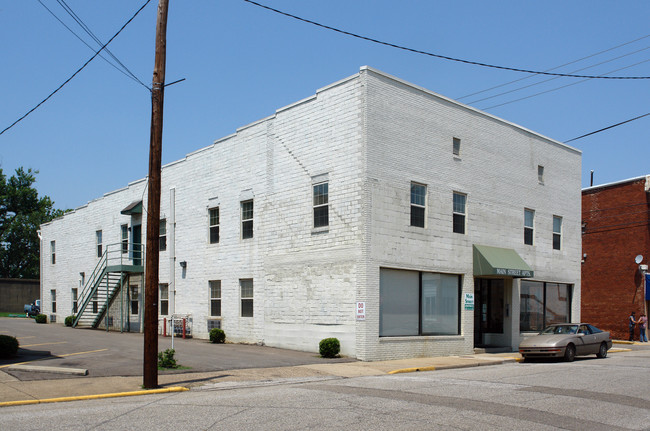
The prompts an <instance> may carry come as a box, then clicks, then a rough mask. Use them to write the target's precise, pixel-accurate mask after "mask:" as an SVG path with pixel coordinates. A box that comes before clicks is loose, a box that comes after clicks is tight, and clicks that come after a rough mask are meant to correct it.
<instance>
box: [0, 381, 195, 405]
mask: <svg viewBox="0 0 650 431" xmlns="http://www.w3.org/2000/svg"><path fill="white" fill-rule="evenodd" d="M185 391H189V389H187V388H184V387H181V386H174V387H171V388H163V389H151V390H142V391H132V392H116V393H112V394H97V395H80V396H76V397H61V398H46V399H43V400H22V401H7V402H3V403H0V407H11V406H24V405H29V404H44V403H61V402H66V401H82V400H98V399H102V398H118V397H132V396H136V395H152V394H165V393H170V392H185Z"/></svg>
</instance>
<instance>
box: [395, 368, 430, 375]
mask: <svg viewBox="0 0 650 431" xmlns="http://www.w3.org/2000/svg"><path fill="white" fill-rule="evenodd" d="M435 369H436V367H417V368H402V369H399V370H393V371H389V372H388V374H400V373H413V372H416V371H435Z"/></svg>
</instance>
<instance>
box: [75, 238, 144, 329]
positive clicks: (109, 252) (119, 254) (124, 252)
mask: <svg viewBox="0 0 650 431" xmlns="http://www.w3.org/2000/svg"><path fill="white" fill-rule="evenodd" d="M143 262H144V250H143V246H142V244H132V243H116V244H108V245H107V246H106V250H105V251H104V253H103V254H102V256H101V257H100V258H99V261H98V262H97V265H95V268H94V269H93V272H92V273H91V275H90V277H89V278H88V281H87V282H86V284H85V285H84V286H83V288H82V290H81V293H80V294H79V300H78V303H79V304H80V306H79V307H78V310H77V315H76V317H75V320H74V323H73V324H72V326H77V324H78V323H79V320H80V319H81V318H82V316H83V314H84V312H85V311H86V308H87V307H88V305H89V304H90V303H91V302H92V301H93V300H97V299H98V298H97V297H96V292H97V290H98V288H99V287H100V285H101V283H102V280H104V278H106V277H107V273H108V271H109V268H110V267H113V266H118V267H120V268H122V267H124V266H125V265H128V266H133V267H141V266H142V264H143ZM139 272H142V271H139ZM123 282H124V280H123V279H122V278H121V279H120V282H119V284H120V286H119V287H120V288H121V285H122V283H123ZM110 300H111V298H106V307H103V309H102V311H101V312H99V314H100V315H101V314H102V313H103V312H105V310H106V308H108V305H109V302H110Z"/></svg>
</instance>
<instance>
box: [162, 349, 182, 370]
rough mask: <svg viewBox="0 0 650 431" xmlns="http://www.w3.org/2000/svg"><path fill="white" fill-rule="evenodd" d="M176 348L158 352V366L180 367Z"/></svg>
mask: <svg viewBox="0 0 650 431" xmlns="http://www.w3.org/2000/svg"><path fill="white" fill-rule="evenodd" d="M175 353H176V350H174V349H167V350H165V351H164V352H158V368H178V364H177V363H176V359H174V354H175Z"/></svg>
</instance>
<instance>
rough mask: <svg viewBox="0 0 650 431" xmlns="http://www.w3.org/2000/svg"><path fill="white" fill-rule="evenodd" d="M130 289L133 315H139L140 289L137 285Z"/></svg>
mask: <svg viewBox="0 0 650 431" xmlns="http://www.w3.org/2000/svg"><path fill="white" fill-rule="evenodd" d="M129 287H130V301H131V314H138V313H139V311H140V298H139V297H138V296H139V295H138V293H139V290H140V288H139V287H138V286H136V285H133V286H129Z"/></svg>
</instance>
